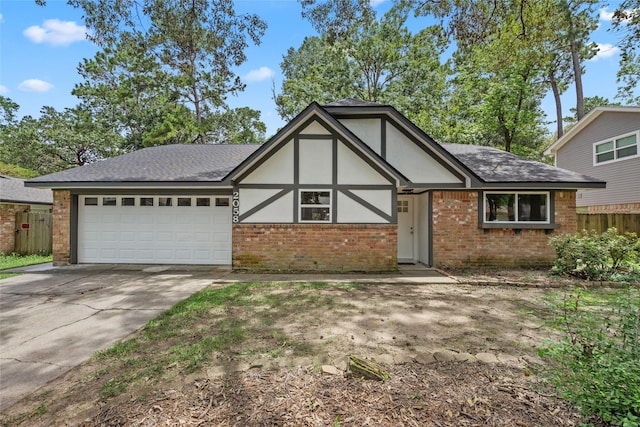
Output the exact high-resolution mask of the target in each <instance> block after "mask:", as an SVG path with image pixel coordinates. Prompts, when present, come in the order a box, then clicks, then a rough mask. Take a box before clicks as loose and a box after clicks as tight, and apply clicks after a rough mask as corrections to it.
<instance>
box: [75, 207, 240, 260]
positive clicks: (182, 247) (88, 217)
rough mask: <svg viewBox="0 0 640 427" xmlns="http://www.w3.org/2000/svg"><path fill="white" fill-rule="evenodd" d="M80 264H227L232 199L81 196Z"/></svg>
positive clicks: (79, 226) (229, 251) (79, 210)
mask: <svg viewBox="0 0 640 427" xmlns="http://www.w3.org/2000/svg"><path fill="white" fill-rule="evenodd" d="M78 202H79V207H78V262H79V263H113V264H119V263H122V264H205V265H206V264H223V265H227V264H231V207H230V203H229V202H230V197H226V196H225V197H216V196H80V197H79V201H78Z"/></svg>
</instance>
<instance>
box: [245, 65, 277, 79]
mask: <svg viewBox="0 0 640 427" xmlns="http://www.w3.org/2000/svg"><path fill="white" fill-rule="evenodd" d="M273 76H275V73H274V72H273V70H272V69H271V68H269V67H260V68H258V69H257V70H251V71H249V72H248V73H247V75H246V76H245V77H244V78H245V80H247V81H248V82H261V81H263V80H269V79H271V78H273Z"/></svg>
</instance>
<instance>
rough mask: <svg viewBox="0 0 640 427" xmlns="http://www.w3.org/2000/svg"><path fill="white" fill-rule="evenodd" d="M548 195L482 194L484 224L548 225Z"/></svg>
mask: <svg viewBox="0 0 640 427" xmlns="http://www.w3.org/2000/svg"><path fill="white" fill-rule="evenodd" d="M549 207H550V204H549V193H506V192H495V193H493V192H491V193H489V192H487V193H485V194H484V220H485V222H508V223H519V222H523V223H531V222H534V223H548V222H549Z"/></svg>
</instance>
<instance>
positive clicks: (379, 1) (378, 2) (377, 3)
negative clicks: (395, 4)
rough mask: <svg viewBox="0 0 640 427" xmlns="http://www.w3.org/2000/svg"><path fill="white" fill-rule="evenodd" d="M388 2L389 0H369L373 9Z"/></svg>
mask: <svg viewBox="0 0 640 427" xmlns="http://www.w3.org/2000/svg"><path fill="white" fill-rule="evenodd" d="M386 1H387V0H369V4H370V5H371V7H378V6H380V5H381V4H382V3H384V2H386Z"/></svg>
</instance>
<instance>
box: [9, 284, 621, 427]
mask: <svg viewBox="0 0 640 427" xmlns="http://www.w3.org/2000/svg"><path fill="white" fill-rule="evenodd" d="M611 292H612V294H611V295H610V298H612V299H613V298H614V294H615V293H616V292H618V290H613V291H611ZM550 294H551V298H562V295H563V294H562V293H561V291H560V290H559V287H555V288H551V289H549V288H547V287H542V286H541V287H535V286H533V287H517V288H516V287H507V286H504V287H503V286H488V287H484V286H468V285H428V286H422V285H408V284H407V285H386V284H380V285H378V284H359V285H354V284H335V283H322V282H307V283H235V284H230V285H227V286H225V287H209V288H206V289H203V290H202V291H200V292H197V293H195V294H193V295H192V296H191V297H189V298H187V299H186V300H184V301H182V302H180V303H178V304H176V305H175V306H173V307H172V308H171V309H169V310H167V311H165V312H163V313H161V314H160V315H159V316H158V317H156V318H155V319H153V320H151V321H149V322H148V323H147V325H146V326H145V327H144V328H143V329H142V330H140V331H138V332H137V333H135V334H134V335H132V336H131V337H129V338H127V339H124V340H121V341H120V342H118V343H116V344H115V345H113V346H112V347H110V348H108V349H105V350H102V351H100V352H98V353H96V354H95V355H94V356H93V357H92V358H91V359H90V360H89V361H87V362H86V363H84V364H82V365H80V366H79V367H77V368H75V369H74V370H72V371H70V372H69V373H68V374H66V375H65V376H64V377H62V378H60V379H58V380H56V381H54V382H52V383H50V384H48V385H47V386H46V389H49V390H53V394H52V395H51V397H47V398H46V399H44V398H38V395H34V396H29V397H28V398H26V399H24V400H23V401H22V402H19V403H18V404H16V405H15V406H14V407H12V408H11V409H10V411H7V412H6V413H0V425H2V426H4V425H31V426H38V425H65V424H74V422H77V421H78V420H84V419H88V418H92V417H96V411H97V410H98V408H97V406H96V402H101V403H100V405H99V406H100V407H103V408H118V410H121V411H123V412H122V413H123V414H124V415H123V416H122V417H123V418H121V419H122V420H126V419H128V418H127V416H128V415H127V414H126V410H125V409H123V408H125V406H126V405H129V406H126V407H127V408H129V407H133V406H136V407H138V406H139V405H141V404H143V403H141V402H143V401H145V399H151V398H150V397H149V396H157V393H158V391H159V390H181V387H183V386H184V385H189V384H195V383H197V384H203V385H204V384H205V383H207V381H216V382H217V381H219V382H220V384H223V388H224V386H225V384H227V383H229V384H232V383H233V381H234V378H237V377H238V376H242V375H248V376H249V377H251V378H254V376H256V375H257V376H259V377H261V378H262V376H265V378H267V376H268V375H271V373H272V372H274V371H276V370H279V371H281V370H282V369H289V368H290V367H293V366H298V365H297V363H299V362H300V361H302V363H304V365H300V366H306V367H307V369H308V372H309V373H310V375H315V374H318V373H319V372H320V368H321V366H322V365H325V364H336V365H337V364H338V363H341V362H343V361H344V358H345V356H348V355H358V356H362V357H373V358H377V357H378V356H387V358H388V357H389V356H391V355H393V356H394V358H395V356H396V355H398V356H402V355H405V356H408V355H416V354H417V355H423V354H426V353H433V352H434V351H436V350H439V349H453V350H457V351H460V352H468V353H471V354H476V353H479V352H491V353H496V354H498V353H505V354H507V355H513V356H517V357H520V356H535V355H536V350H537V347H538V346H539V345H541V344H542V343H543V341H544V339H545V338H548V337H549V334H552V335H554V336H557V335H558V334H557V332H555V331H553V330H552V329H551V328H549V327H548V326H545V325H548V322H549V321H550V320H551V319H550V314H551V310H550V308H549V307H547V306H545V305H544V303H543V301H545V300H547V299H548V297H549V295H550ZM594 298H595V297H594ZM416 363H417V362H416ZM418 365H419V364H418ZM254 366H262V368H260V370H256V369H253V368H250V367H254ZM415 366H417V365H414V364H411V369H413V367H415ZM466 366H467V364H459V365H458V364H456V365H452V367H451V368H450V369H451V371H452V378H454V379H455V380H452V381H453V382H455V383H456V384H458V383H460V381H459V378H467V376H468V373H465V372H463V371H460V369H467V368H466ZM474 366H475V364H474ZM478 366H479V365H478ZM472 368H473V367H472ZM472 368H469V369H472ZM399 369H401V368H400V367H399V366H396V367H394V372H398V370H399ZM402 369H403V368H402ZM407 369H409V368H407ZM424 369H425V371H424V372H430V370H431V367H430V368H429V369H427V368H426V367H425V368H424ZM473 369H475V368H473ZM238 371H242V372H240V373H238ZM281 372H284V371H281ZM286 372H287V375H289V374H291V372H292V371H289V370H287V371H286ZM412 372H413V371H412ZM527 372H530V370H527ZM274 375H275V374H274ZM291 375H293V374H291ZM410 376H411V378H414V377H415V373H411V375H410ZM518 376H519V378H524V377H523V376H522V372H519V373H518ZM203 378H204V380H203ZM269 378H270V377H269ZM274 378H277V377H274ZM319 378H325V377H323V376H321V375H320V377H319ZM407 378H409V377H407ZM274 381H276V380H274ZM300 381H302V379H301V380H300ZM323 381H324V380H323ZM479 381H480V380H479ZM276 382H278V381H276ZM419 382H420V384H423V383H424V381H422V380H420V381H419ZM480 382H482V383H483V384H485V383H487V381H486V378H484V377H482V378H481V381H480ZM279 383H282V381H279ZM207 384H208V383H207ZM274 384H275V382H274ZM323 384H324V383H323ZM343 385H344V384H343ZM356 385H357V384H356ZM265 387H266V393H267V395H268V394H269V391H270V390H272V387H273V385H268V386H265ZM338 388H339V387H338ZM401 388H402V387H401ZM245 391H246V390H245ZM223 392H224V393H227V389H224V390H223ZM402 392H403V393H404V394H403V396H405V397H404V398H405V399H408V400H411V401H414V400H421V399H422V398H421V397H420V396H427V395H429V396H431V395H432V394H431V392H429V391H427V390H425V389H423V388H420V387H418V388H415V389H406V390H405V389H404V388H402ZM367 393H368V392H367ZM469 393H470V392H469V391H461V396H463V397H464V399H465V400H466V399H468V398H469V396H470V394H469ZM503 395H504V396H503ZM145 396H146V397H145ZM211 396H212V395H207V396H206V398H205V400H204V401H203V402H204V405H205V407H204V408H199V407H198V408H199V409H198V410H197V411H196V412H197V413H198V414H205V412H206V408H209V407H211V405H210V404H209V403H208V402H209V401H210V399H211ZM407 396H409V397H407ZM500 396H502V397H505V396H511V395H510V394H504V393H502V394H500ZM500 396H499V397H500ZM502 397H501V398H502ZM227 398H228V395H227ZM132 399H133V400H132ZM247 399H249V398H247ZM254 400H255V399H253V397H252V398H251V399H250V400H247V401H254ZM387 400H389V399H385V401H387ZM422 400H424V399H422ZM194 402H196V403H194ZM197 402H199V400H198V401H197V399H196V400H194V399H193V398H188V399H186V400H185V401H183V402H180V403H179V404H178V401H176V402H175V403H176V404H178V405H177V406H176V405H175V404H174V403H171V407H172V408H180V407H191V406H189V405H193V404H197V405H199V403H197ZM219 402H226V400H223V401H219ZM310 402H311V401H310ZM313 402H315V400H314V401H313ZM389 402H390V403H389V404H391V401H389ZM103 403H104V405H106V406H102V405H103ZM144 404H146V403H144ZM298 404H299V405H302V406H304V405H305V404H306V405H308V404H309V402H306V401H305V402H302V403H301V402H297V403H296V405H298ZM163 405H164V404H163ZM394 405H395V403H394ZM302 406H300V407H302ZM239 407H240V406H239ZM168 408H169V407H168V406H166V407H165V406H163V409H164V410H168ZM391 409H393V408H391ZM391 409H389V410H391ZM45 410H46V412H45ZM105 410H107V409H105ZM113 410H114V411H115V410H116V409H113ZM512 412H513V413H516V412H517V411H512ZM547 412H549V411H548V410H545V413H547ZM107 415H109V414H107ZM109 416H111V415H109ZM345 416H346V415H345ZM105 417H106V415H105ZM334 418H335V414H334V415H333V417H332V418H331V419H330V420H328V421H330V422H329V424H328V425H331V423H333V422H334ZM105 419H106V418H105ZM74 420H75V421H74ZM114 420H115V418H114ZM325 421H327V419H325ZM347 421H348V418H345V419H340V420H339V422H340V423H344V424H345V425H346V424H350V423H349V422H347ZM123 422H124V421H123ZM218 424H219V423H218ZM325 424H326V423H325ZM86 425H92V424H86ZM94 425H104V424H100V423H99V422H96V424H94ZM210 425H216V423H211V424H210ZM531 425H554V424H553V423H551V422H548V423H544V422H537V423H531Z"/></svg>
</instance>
